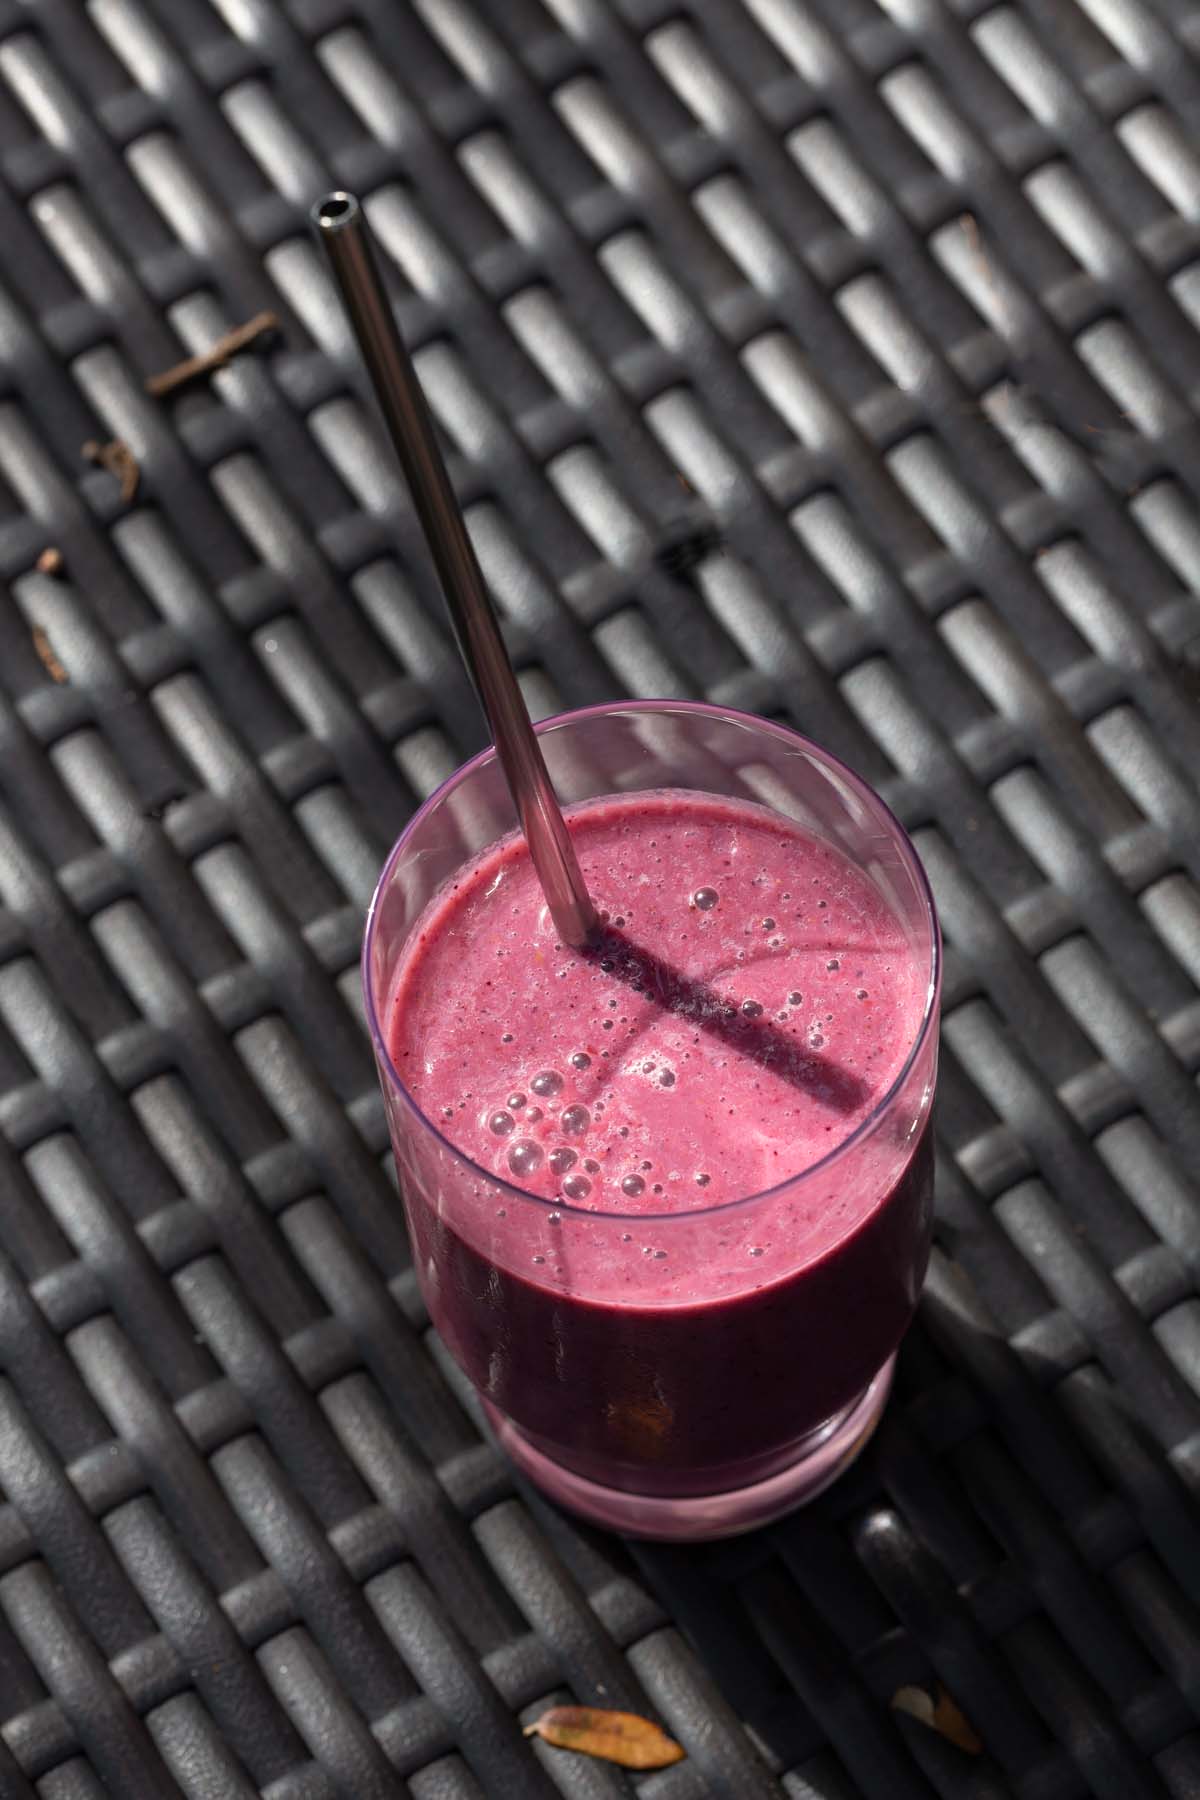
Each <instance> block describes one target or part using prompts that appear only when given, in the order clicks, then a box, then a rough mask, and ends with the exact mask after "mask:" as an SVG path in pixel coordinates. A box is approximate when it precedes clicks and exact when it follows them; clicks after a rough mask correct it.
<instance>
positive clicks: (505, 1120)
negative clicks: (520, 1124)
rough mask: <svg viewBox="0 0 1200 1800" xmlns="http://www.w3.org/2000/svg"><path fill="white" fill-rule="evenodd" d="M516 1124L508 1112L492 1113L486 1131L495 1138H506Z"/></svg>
mask: <svg viewBox="0 0 1200 1800" xmlns="http://www.w3.org/2000/svg"><path fill="white" fill-rule="evenodd" d="M516 1122H517V1121H516V1120H515V1119H514V1118H513V1116H512V1114H511V1113H510V1112H494V1113H493V1114H492V1116H491V1118H490V1119H489V1120H488V1130H489V1131H490V1132H492V1133H494V1135H495V1136H496V1137H507V1136H508V1134H509V1132H510V1131H511V1130H512V1128H513V1126H514V1125H515V1124H516Z"/></svg>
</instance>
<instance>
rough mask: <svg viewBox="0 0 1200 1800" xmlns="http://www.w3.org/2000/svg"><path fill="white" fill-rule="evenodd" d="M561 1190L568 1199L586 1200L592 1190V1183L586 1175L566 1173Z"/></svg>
mask: <svg viewBox="0 0 1200 1800" xmlns="http://www.w3.org/2000/svg"><path fill="white" fill-rule="evenodd" d="M562 1191H563V1193H564V1194H565V1195H566V1196H567V1199H568V1200H586V1199H587V1197H588V1195H589V1194H590V1193H591V1191H592V1184H591V1182H590V1181H589V1180H588V1178H587V1176H586V1175H568V1176H567V1179H566V1180H565V1181H564V1182H563V1184H562Z"/></svg>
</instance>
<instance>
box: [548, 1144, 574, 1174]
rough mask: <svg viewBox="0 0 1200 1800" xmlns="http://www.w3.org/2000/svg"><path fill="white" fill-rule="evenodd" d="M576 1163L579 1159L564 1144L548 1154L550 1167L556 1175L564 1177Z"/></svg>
mask: <svg viewBox="0 0 1200 1800" xmlns="http://www.w3.org/2000/svg"><path fill="white" fill-rule="evenodd" d="M578 1161H579V1157H578V1156H577V1154H576V1152H575V1151H574V1150H569V1149H568V1148H567V1146H566V1145H565V1144H562V1145H560V1147H559V1148H558V1149H557V1150H552V1151H551V1152H550V1167H551V1169H553V1171H554V1173H555V1174H556V1175H565V1174H566V1173H567V1170H568V1169H573V1168H574V1167H575V1164H576V1163H577V1162H578Z"/></svg>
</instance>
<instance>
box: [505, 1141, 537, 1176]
mask: <svg viewBox="0 0 1200 1800" xmlns="http://www.w3.org/2000/svg"><path fill="white" fill-rule="evenodd" d="M508 1166H509V1168H510V1169H511V1170H512V1172H513V1174H514V1175H532V1174H533V1172H534V1170H535V1169H540V1168H541V1166H542V1147H541V1145H540V1144H534V1143H531V1142H530V1140H529V1139H528V1138H522V1139H521V1141H520V1142H519V1143H516V1144H513V1145H512V1146H511V1147H510V1149H509V1152H508Z"/></svg>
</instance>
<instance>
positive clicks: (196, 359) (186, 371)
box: [146, 312, 279, 400]
mask: <svg viewBox="0 0 1200 1800" xmlns="http://www.w3.org/2000/svg"><path fill="white" fill-rule="evenodd" d="M278 330H279V319H278V317H277V316H276V314H275V313H273V312H260V313H255V315H254V317H253V318H252V319H247V321H246V323H245V324H244V325H236V326H235V327H234V329H233V330H232V331H227V332H226V333H225V335H224V336H223V337H219V338H218V339H217V341H216V343H215V344H214V345H213V347H212V349H211V350H205V351H204V353H203V354H202V355H201V356H185V357H184V359H183V361H182V362H177V363H173V364H172V365H171V367H170V368H169V369H164V370H163V371H162V373H161V374H159V375H151V376H150V377H149V379H148V380H147V382H146V392H147V393H148V394H153V396H154V398H155V399H156V400H161V399H163V397H164V396H165V395H167V394H170V393H173V392H174V390H175V389H176V388H178V387H184V386H186V384H187V383H188V382H189V381H198V380H199V379H200V377H201V376H202V375H211V374H212V372H213V370H214V369H223V368H224V367H225V364H226V363H227V362H228V361H229V359H230V357H231V356H236V355H237V353H238V351H239V350H248V349H249V347H250V345H251V344H253V343H254V341H255V339H256V338H261V337H266V336H267V335H268V334H269V333H271V332H276V331H278Z"/></svg>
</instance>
